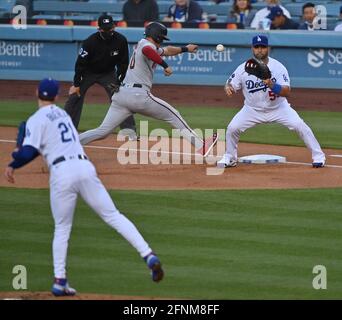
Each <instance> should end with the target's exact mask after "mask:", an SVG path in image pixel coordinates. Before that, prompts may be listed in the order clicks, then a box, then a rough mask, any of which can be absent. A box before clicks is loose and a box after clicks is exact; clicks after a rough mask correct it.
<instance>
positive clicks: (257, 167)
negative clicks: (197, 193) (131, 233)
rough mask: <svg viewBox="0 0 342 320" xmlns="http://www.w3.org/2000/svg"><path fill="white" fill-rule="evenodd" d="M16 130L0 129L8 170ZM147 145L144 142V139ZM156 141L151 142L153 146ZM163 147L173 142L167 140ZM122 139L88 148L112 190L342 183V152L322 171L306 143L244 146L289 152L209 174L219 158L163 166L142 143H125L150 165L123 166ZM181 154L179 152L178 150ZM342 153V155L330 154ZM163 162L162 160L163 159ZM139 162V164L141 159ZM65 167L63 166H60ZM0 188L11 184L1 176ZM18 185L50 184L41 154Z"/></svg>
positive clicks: (2, 160)
mask: <svg viewBox="0 0 342 320" xmlns="http://www.w3.org/2000/svg"><path fill="white" fill-rule="evenodd" d="M15 132H16V129H15V128H4V127H2V128H0V139H1V142H0V148H1V155H0V166H1V167H2V168H4V167H5V166H6V164H7V163H8V162H9V161H10V154H11V151H12V150H13V148H14V143H13V142H6V141H7V140H9V141H13V140H14V137H15ZM141 143H143V142H141ZM155 143H156V142H150V143H149V147H150V148H151V147H152V146H153V145H155ZM163 143H164V144H163V145H167V144H169V145H171V144H172V143H173V142H169V141H168V139H167V138H165V139H164V142H163ZM122 144H123V142H120V141H117V140H116V136H114V135H112V136H110V137H108V138H107V139H105V140H102V141H98V142H95V143H92V144H90V145H89V146H86V148H85V150H86V153H87V155H88V156H89V157H90V159H91V160H92V161H93V163H94V164H95V166H96V168H97V171H98V173H99V175H100V178H101V180H102V181H103V182H104V184H105V186H106V187H107V188H109V189H121V190H131V189H134V190H161V189H169V190H176V189H178V190H181V189H184V190H185V189H197V190H200V189H267V188H272V189H273V188H278V189H286V188H329V187H342V151H341V150H329V149H325V150H324V151H325V152H326V154H327V159H328V160H327V163H328V166H327V167H325V168H323V169H313V168H312V167H311V159H310V152H309V151H308V150H307V149H306V148H302V147H287V146H271V145H261V144H250V143H241V144H240V148H239V150H240V152H239V155H240V156H244V155H251V154H275V155H281V156H285V157H286V159H287V161H288V162H289V163H286V164H263V165H261V164H253V165H251V164H239V165H238V167H236V168H230V169H226V170H225V171H224V172H223V174H219V175H208V170H207V169H208V168H212V169H213V168H215V157H209V158H208V160H207V162H209V163H206V162H204V163H199V162H201V160H202V158H201V157H197V158H195V157H194V156H193V155H192V156H191V155H185V156H179V160H180V161H179V162H180V164H159V165H156V164H154V163H156V162H155V161H156V160H158V159H157V156H158V154H157V153H153V152H150V153H149V154H147V153H146V152H140V151H139V150H145V149H146V148H145V147H141V146H140V143H137V142H129V143H128V142H127V143H126V146H127V147H129V148H130V149H131V151H130V154H129V155H130V159H131V160H135V159H137V160H140V161H141V159H147V160H148V161H146V164H130V163H129V164H125V165H123V164H122V163H123V161H124V160H125V159H127V154H126V156H125V155H124V154H125V153H124V152H122V151H118V149H119V147H120V146H122ZM223 150H224V142H223V141H220V142H219V144H218V147H217V148H215V149H214V152H215V153H216V152H218V154H219V155H221V154H222V153H223ZM176 155H177V154H176ZM331 155H341V157H331ZM172 156H175V155H172V154H164V156H163V159H164V161H165V162H167V161H168V160H170V159H172ZM165 162H164V163H165ZM140 163H141V162H140ZM61 165H63V164H61ZM0 186H12V185H11V184H9V183H8V182H7V181H6V180H5V179H4V177H3V175H1V176H0ZM14 186H15V187H25V188H47V187H48V170H47V168H46V166H45V165H44V163H43V160H42V159H41V158H40V159H39V160H37V161H34V162H32V163H31V164H29V165H27V166H25V167H24V168H22V169H21V170H18V171H17V172H16V184H15V185H14Z"/></svg>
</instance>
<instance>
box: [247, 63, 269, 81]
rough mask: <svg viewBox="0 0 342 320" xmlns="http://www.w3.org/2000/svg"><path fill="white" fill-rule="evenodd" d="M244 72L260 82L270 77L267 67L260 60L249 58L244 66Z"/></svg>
mask: <svg viewBox="0 0 342 320" xmlns="http://www.w3.org/2000/svg"><path fill="white" fill-rule="evenodd" d="M245 71H246V72H247V73H248V74H252V75H253V76H256V77H257V78H259V79H261V80H266V79H270V78H271V77H272V74H271V71H270V69H269V68H268V66H267V65H266V64H265V63H263V62H262V61H260V60H257V59H254V58H251V59H249V60H247V62H246V64H245Z"/></svg>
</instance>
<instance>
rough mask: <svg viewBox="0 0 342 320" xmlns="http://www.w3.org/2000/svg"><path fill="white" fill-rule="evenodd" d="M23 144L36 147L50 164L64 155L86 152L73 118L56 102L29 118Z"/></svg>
mask: <svg viewBox="0 0 342 320" xmlns="http://www.w3.org/2000/svg"><path fill="white" fill-rule="evenodd" d="M23 145H24V146H25V145H30V146H32V147H34V148H36V149H37V150H38V151H39V152H40V154H41V155H42V156H43V157H44V159H45V161H46V163H47V164H48V166H51V164H52V162H53V161H54V160H55V159H57V158H59V157H62V156H77V155H84V154H85V153H84V150H83V147H82V146H81V144H80V141H79V137H78V133H77V130H76V129H75V127H74V125H73V123H72V120H71V118H70V117H69V115H68V114H67V113H66V112H65V111H64V110H63V109H61V108H59V107H57V106H56V105H54V104H51V105H48V106H45V107H42V108H40V109H39V110H37V111H36V112H35V113H34V114H33V115H32V116H31V117H30V118H29V119H28V121H27V123H26V136H25V139H24V142H23Z"/></svg>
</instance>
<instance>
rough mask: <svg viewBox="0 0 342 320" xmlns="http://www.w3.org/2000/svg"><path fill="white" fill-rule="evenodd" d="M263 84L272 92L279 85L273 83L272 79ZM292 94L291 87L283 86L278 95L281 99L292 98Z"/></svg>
mask: <svg viewBox="0 0 342 320" xmlns="http://www.w3.org/2000/svg"><path fill="white" fill-rule="evenodd" d="M263 82H264V83H265V84H266V85H267V86H268V87H269V88H270V89H271V90H272V89H273V88H274V86H276V85H278V86H280V85H279V84H277V83H275V82H273V81H272V80H271V79H266V80H263ZM290 92H291V88H290V87H289V86H284V85H283V86H281V89H280V92H279V93H278V96H281V97H289V96H290Z"/></svg>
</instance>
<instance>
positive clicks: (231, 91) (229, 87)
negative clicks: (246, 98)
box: [224, 83, 235, 98]
mask: <svg viewBox="0 0 342 320" xmlns="http://www.w3.org/2000/svg"><path fill="white" fill-rule="evenodd" d="M224 91H225V92H226V95H227V96H228V97H229V98H230V97H231V96H232V95H233V94H234V93H235V90H234V88H233V86H232V85H230V84H229V83H227V84H226V85H225V86H224Z"/></svg>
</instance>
